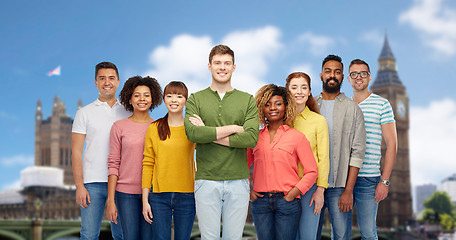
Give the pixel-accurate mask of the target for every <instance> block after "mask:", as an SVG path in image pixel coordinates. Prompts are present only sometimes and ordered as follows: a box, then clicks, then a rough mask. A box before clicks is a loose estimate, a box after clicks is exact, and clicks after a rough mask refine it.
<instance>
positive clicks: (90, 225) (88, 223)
mask: <svg viewBox="0 0 456 240" xmlns="http://www.w3.org/2000/svg"><path fill="white" fill-rule="evenodd" d="M84 187H85V188H86V189H87V191H88V192H89V195H90V203H87V204H88V205H89V206H88V207H86V208H82V207H81V234H80V235H81V239H84V240H86V239H98V237H99V236H100V228H101V220H102V219H103V212H104V209H105V205H106V199H107V197H108V183H107V182H94V183H85V184H84ZM117 223H119V219H118V220H117ZM111 234H112V237H113V238H114V240H121V239H123V238H122V228H121V227H120V224H115V223H111Z"/></svg>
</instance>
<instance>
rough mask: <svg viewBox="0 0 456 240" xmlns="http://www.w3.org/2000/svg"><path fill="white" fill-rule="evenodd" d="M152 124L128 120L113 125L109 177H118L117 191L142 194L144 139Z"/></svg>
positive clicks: (110, 140)
mask: <svg viewBox="0 0 456 240" xmlns="http://www.w3.org/2000/svg"><path fill="white" fill-rule="evenodd" d="M150 124H151V123H135V122H133V121H131V120H130V119H128V118H125V119H122V120H119V121H117V122H115V123H114V124H113V125H112V128H111V135H110V139H109V156H108V171H109V173H108V176H109V175H116V176H117V177H118V178H119V179H118V180H117V186H116V191H119V192H122V193H129V194H141V192H142V189H141V181H142V178H141V177H142V160H143V151H144V139H145V137H146V132H147V128H148V127H149V125H150Z"/></svg>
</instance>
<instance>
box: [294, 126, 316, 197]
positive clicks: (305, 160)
mask: <svg viewBox="0 0 456 240" xmlns="http://www.w3.org/2000/svg"><path fill="white" fill-rule="evenodd" d="M299 134H300V136H299V138H297V140H298V141H297V144H296V154H297V155H298V158H299V162H300V163H301V164H302V167H303V171H304V172H303V175H302V178H301V180H299V182H298V183H297V184H296V187H297V188H298V189H299V191H301V194H305V193H306V192H307V191H308V190H309V189H310V188H311V187H312V185H313V184H314V183H315V180H317V176H318V167H317V162H316V161H315V158H314V155H313V153H312V148H311V147H310V143H309V141H308V140H307V138H306V137H305V136H304V134H302V133H300V132H299Z"/></svg>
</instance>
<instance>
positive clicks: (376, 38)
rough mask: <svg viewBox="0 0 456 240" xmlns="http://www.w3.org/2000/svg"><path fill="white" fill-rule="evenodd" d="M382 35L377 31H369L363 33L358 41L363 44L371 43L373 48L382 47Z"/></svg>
mask: <svg viewBox="0 0 456 240" xmlns="http://www.w3.org/2000/svg"><path fill="white" fill-rule="evenodd" d="M384 37H385V36H384V34H382V33H381V32H380V31H378V30H371V31H367V32H363V33H362V34H361V36H360V40H361V41H364V42H368V43H371V44H372V45H375V46H382V45H383V38H384Z"/></svg>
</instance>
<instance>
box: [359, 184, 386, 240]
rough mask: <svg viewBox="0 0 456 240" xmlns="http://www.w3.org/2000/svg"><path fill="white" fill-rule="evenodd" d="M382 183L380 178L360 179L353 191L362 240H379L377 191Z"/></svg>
mask: <svg viewBox="0 0 456 240" xmlns="http://www.w3.org/2000/svg"><path fill="white" fill-rule="evenodd" d="M379 182H380V176H378V177H358V178H357V179H356V183H355V187H354V189H353V197H354V204H356V215H357V216H358V226H359V231H360V233H361V238H362V239H378V236H377V208H378V203H376V202H375V189H376V188H377V184H378V183H379Z"/></svg>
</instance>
